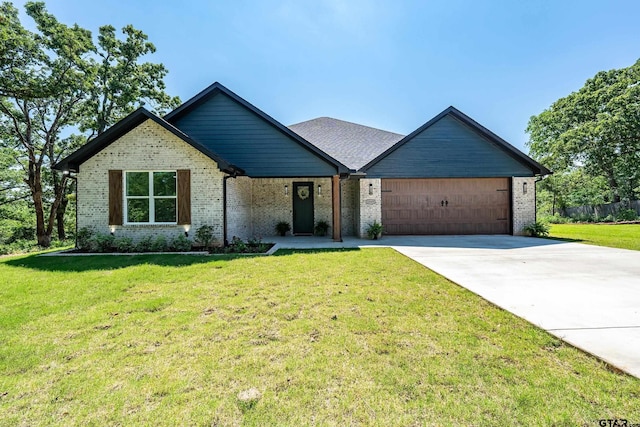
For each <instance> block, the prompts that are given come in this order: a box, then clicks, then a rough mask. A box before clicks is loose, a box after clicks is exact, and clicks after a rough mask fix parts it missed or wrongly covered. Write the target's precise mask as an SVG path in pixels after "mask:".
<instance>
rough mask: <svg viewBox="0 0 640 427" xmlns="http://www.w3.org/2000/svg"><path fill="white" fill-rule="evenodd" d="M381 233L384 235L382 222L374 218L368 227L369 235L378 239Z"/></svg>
mask: <svg viewBox="0 0 640 427" xmlns="http://www.w3.org/2000/svg"><path fill="white" fill-rule="evenodd" d="M381 235H382V224H380V223H379V222H378V221H376V220H374V221H373V223H372V224H369V226H368V227H367V236H369V238H370V239H373V240H376V239H377V238H378V237H380V236H381Z"/></svg>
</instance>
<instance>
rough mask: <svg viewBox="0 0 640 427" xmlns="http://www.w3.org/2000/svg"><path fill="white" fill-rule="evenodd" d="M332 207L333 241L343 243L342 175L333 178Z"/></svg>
mask: <svg viewBox="0 0 640 427" xmlns="http://www.w3.org/2000/svg"><path fill="white" fill-rule="evenodd" d="M331 198H332V203H331V207H332V210H333V241H334V242H342V230H341V226H340V217H341V215H342V207H341V206H340V175H333V176H332V177H331Z"/></svg>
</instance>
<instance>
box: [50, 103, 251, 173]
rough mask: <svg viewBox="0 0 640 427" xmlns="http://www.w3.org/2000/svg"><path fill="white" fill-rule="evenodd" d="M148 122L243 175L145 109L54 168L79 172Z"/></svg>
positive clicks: (108, 130)
mask: <svg viewBox="0 0 640 427" xmlns="http://www.w3.org/2000/svg"><path fill="white" fill-rule="evenodd" d="M146 120H153V121H154V122H155V123H157V124H158V125H160V126H162V127H163V128H165V129H166V130H168V131H169V132H171V133H172V134H174V135H175V136H177V137H178V138H180V139H181V140H183V141H184V142H186V143H187V144H189V145H191V146H192V147H194V148H195V149H196V150H198V151H200V152H201V153H203V154H204V155H205V156H207V157H209V158H211V159H212V160H213V161H215V162H216V163H217V164H218V167H219V168H220V170H222V171H224V172H227V173H230V174H242V173H243V171H242V169H240V168H238V167H236V166H234V165H232V164H230V163H229V162H227V161H226V160H224V159H223V158H221V157H220V156H219V155H217V154H216V153H214V152H213V151H211V150H209V149H208V148H207V147H205V146H204V145H202V144H200V143H199V142H197V141H195V140H193V139H192V138H190V137H189V136H187V135H186V134H184V133H183V132H182V131H180V129H178V128H176V127H175V126H173V125H172V124H170V123H168V122H167V121H166V120H163V119H161V118H160V117H158V116H156V115H155V114H153V113H151V112H150V111H148V110H146V109H145V108H143V107H140V108H138V109H137V110H136V111H134V112H133V113H131V114H129V115H128V116H127V117H125V118H124V119H122V120H120V121H119V122H118V123H116V124H115V125H113V126H111V127H110V128H109V129H107V130H106V131H105V132H104V133H102V134H101V135H99V136H98V137H96V138H94V139H92V140H91V141H89V142H88V143H86V144H85V145H83V146H82V147H80V148H79V149H78V150H76V151H74V152H73V153H71V154H70V155H69V156H67V157H65V158H64V159H62V160H60V161H59V162H58V163H56V164H55V165H54V166H53V168H54V169H58V170H63V171H71V172H79V170H80V165H81V164H82V163H84V162H85V161H86V160H88V159H89V158H91V157H92V156H94V155H96V154H97V153H98V152H100V151H101V150H103V149H104V148H106V147H107V146H109V145H110V144H111V143H113V142H114V141H116V140H117V139H118V138H120V137H121V136H123V135H125V134H126V133H128V132H130V131H131V130H132V129H134V128H135V127H136V126H138V125H140V124H142V123H143V122H145V121H146Z"/></svg>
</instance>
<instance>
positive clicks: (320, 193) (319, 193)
mask: <svg viewBox="0 0 640 427" xmlns="http://www.w3.org/2000/svg"><path fill="white" fill-rule="evenodd" d="M318 196H322V185H320V184H318Z"/></svg>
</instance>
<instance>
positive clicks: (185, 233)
mask: <svg viewBox="0 0 640 427" xmlns="http://www.w3.org/2000/svg"><path fill="white" fill-rule="evenodd" d="M190 228H191V225H189V224H185V225H184V237H189V229H190Z"/></svg>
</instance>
